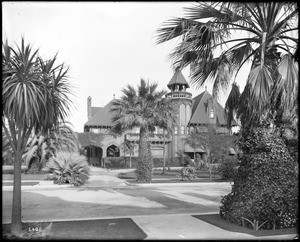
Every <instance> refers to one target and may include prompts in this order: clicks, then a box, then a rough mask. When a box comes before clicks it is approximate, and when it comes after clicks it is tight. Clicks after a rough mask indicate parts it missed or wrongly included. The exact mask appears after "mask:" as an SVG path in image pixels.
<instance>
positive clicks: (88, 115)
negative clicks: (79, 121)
mask: <svg viewBox="0 0 300 242" xmlns="http://www.w3.org/2000/svg"><path fill="white" fill-rule="evenodd" d="M87 117H88V121H89V120H90V118H91V117H92V98H91V97H90V96H89V97H88V98H87Z"/></svg>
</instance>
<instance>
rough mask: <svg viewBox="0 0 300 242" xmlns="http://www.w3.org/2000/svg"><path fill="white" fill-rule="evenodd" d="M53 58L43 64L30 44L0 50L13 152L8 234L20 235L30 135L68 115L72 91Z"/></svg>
mask: <svg viewBox="0 0 300 242" xmlns="http://www.w3.org/2000/svg"><path fill="white" fill-rule="evenodd" d="M55 60H56V56H55V57H54V58H53V59H52V60H49V61H44V60H43V59H42V58H40V57H39V56H38V50H35V51H33V50H32V48H31V46H30V44H28V45H26V46H25V43H24V39H23V38H22V41H21V45H20V46H17V47H16V48H13V47H11V46H9V45H8V42H7V41H6V42H5V43H4V44H3V48H2V104H3V112H2V120H3V121H4V122H3V124H4V123H5V122H7V124H8V125H7V126H6V125H3V126H2V127H3V128H4V131H5V134H6V136H7V137H8V138H9V141H10V145H11V147H12V149H13V151H14V157H15V159H14V185H13V204H12V220H11V232H12V234H14V235H17V236H20V235H21V234H22V221H21V218H22V214H21V212H22V210H21V163H22V155H23V153H24V151H25V149H26V145H27V141H28V139H29V138H30V136H31V133H32V132H35V133H39V132H40V131H42V132H43V133H47V131H48V130H51V129H52V128H53V127H56V126H57V125H58V123H59V121H63V120H64V119H65V117H67V116H68V113H69V105H70V103H71V102H70V96H69V94H71V93H72V92H71V89H70V85H69V83H68V81H67V79H66V77H67V76H66V73H67V71H68V70H66V69H65V67H64V65H63V64H61V65H58V66H56V67H54V62H55Z"/></svg>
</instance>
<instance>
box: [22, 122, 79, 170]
mask: <svg viewBox="0 0 300 242" xmlns="http://www.w3.org/2000/svg"><path fill="white" fill-rule="evenodd" d="M68 124H69V125H68ZM78 149H79V143H78V140H77V137H76V135H75V133H74V131H73V129H72V128H71V127H70V122H64V123H60V124H59V126H58V127H57V128H56V129H52V130H49V131H48V133H47V134H43V133H42V131H40V132H39V133H38V134H34V133H33V134H32V137H30V138H29V140H28V142H27V147H26V150H25V152H24V154H23V159H24V160H25V164H26V165H27V166H28V168H29V169H30V166H31V164H30V162H31V160H32V158H33V157H34V158H35V161H36V162H37V165H38V167H39V171H41V169H42V168H43V166H44V164H45V163H46V162H47V161H48V160H49V158H50V157H53V156H54V155H55V154H56V153H57V151H66V152H77V151H78Z"/></svg>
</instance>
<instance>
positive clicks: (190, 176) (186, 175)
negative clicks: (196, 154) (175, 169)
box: [179, 166, 196, 181]
mask: <svg viewBox="0 0 300 242" xmlns="http://www.w3.org/2000/svg"><path fill="white" fill-rule="evenodd" d="M195 171H196V170H195V167H193V166H187V167H183V168H182V169H181V170H180V173H179V177H181V180H183V181H194V180H195Z"/></svg>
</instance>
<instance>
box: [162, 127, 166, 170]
mask: <svg viewBox="0 0 300 242" xmlns="http://www.w3.org/2000/svg"><path fill="white" fill-rule="evenodd" d="M165 152H166V136H165V130H164V147H163V159H164V163H163V170H162V174H163V175H164V174H165V171H166V157H165Z"/></svg>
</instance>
